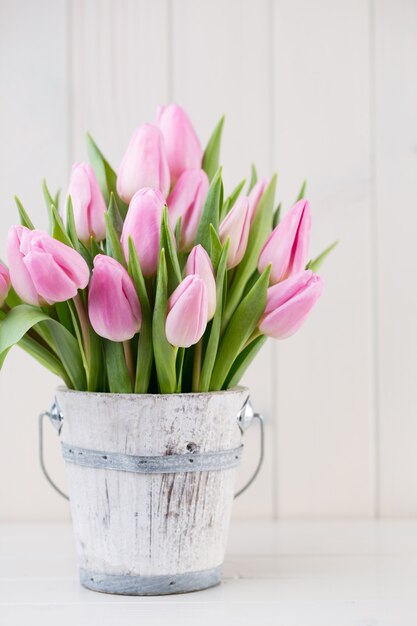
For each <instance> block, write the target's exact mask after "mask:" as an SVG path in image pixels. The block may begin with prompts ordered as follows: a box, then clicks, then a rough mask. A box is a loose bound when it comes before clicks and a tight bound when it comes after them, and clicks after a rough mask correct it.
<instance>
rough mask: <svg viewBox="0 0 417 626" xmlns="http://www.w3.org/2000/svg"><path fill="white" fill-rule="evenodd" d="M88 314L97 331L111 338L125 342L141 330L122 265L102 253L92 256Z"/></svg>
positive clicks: (133, 291)
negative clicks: (92, 266)
mask: <svg viewBox="0 0 417 626" xmlns="http://www.w3.org/2000/svg"><path fill="white" fill-rule="evenodd" d="M88 316H89V318H90V322H91V325H92V327H93V328H94V330H95V331H96V333H97V334H98V335H100V337H104V338H105V339H110V340H111V341H127V340H128V339H132V337H133V336H134V335H135V334H136V333H138V332H139V331H140V327H141V323H142V312H141V308H140V303H139V299H138V296H137V293H136V289H135V286H134V284H133V281H132V279H131V278H130V276H129V274H128V273H127V271H126V270H125V268H124V267H123V265H120V263H119V262H118V261H116V260H115V259H113V258H112V257H109V256H106V255H104V254H98V255H97V256H96V257H95V258H94V269H93V276H92V278H91V283H90V288H89V291H88Z"/></svg>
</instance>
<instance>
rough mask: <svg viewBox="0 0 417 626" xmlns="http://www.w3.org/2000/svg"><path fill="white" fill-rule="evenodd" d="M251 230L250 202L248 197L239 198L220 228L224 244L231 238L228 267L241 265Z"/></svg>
mask: <svg viewBox="0 0 417 626" xmlns="http://www.w3.org/2000/svg"><path fill="white" fill-rule="evenodd" d="M249 229H250V215H249V200H248V198H247V197H246V196H243V197H242V198H239V199H238V200H237V201H236V204H235V205H234V206H233V207H232V209H231V210H230V211H229V213H228V214H227V215H226V217H225V218H224V220H223V221H222V223H221V224H220V228H219V236H220V240H221V242H222V243H223V244H224V243H225V242H226V239H227V238H228V237H229V238H230V246H229V254H228V257H227V267H228V269H230V268H231V267H235V266H236V265H239V263H240V262H241V260H242V259H243V256H244V254H245V252H246V247H247V245H248V238H249Z"/></svg>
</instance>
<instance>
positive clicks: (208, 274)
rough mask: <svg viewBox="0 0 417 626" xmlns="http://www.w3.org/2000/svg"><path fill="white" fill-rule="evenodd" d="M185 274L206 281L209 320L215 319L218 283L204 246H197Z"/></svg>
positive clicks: (186, 266)
mask: <svg viewBox="0 0 417 626" xmlns="http://www.w3.org/2000/svg"><path fill="white" fill-rule="evenodd" d="M185 274H186V276H189V275H190V274H196V275H197V276H198V277H199V278H201V279H202V280H203V281H204V284H205V285H206V289H207V304H208V319H209V321H210V320H211V319H213V317H214V314H215V312H216V281H215V278H214V271H213V265H212V263H211V261H210V257H209V255H208V254H207V252H206V251H205V250H204V248H203V246H201V245H200V244H198V246H195V247H194V248H193V249H192V250H191V252H190V254H189V257H188V259H187V263H186V265H185Z"/></svg>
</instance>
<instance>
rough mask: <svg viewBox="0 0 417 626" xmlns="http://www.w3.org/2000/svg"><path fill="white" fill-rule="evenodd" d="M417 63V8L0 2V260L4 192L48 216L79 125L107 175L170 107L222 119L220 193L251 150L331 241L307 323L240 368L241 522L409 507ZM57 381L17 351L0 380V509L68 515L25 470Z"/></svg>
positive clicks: (345, 1) (416, 500) (11, 514)
mask: <svg viewBox="0 0 417 626" xmlns="http://www.w3.org/2000/svg"><path fill="white" fill-rule="evenodd" d="M416 65H417V4H416V2H415V1H414V0H368V1H364V0H337V1H336V2H335V1H332V0H317V1H316V2H314V3H313V2H310V1H309V0H228V1H227V2H225V1H224V0H210V1H208V0H156V1H155V2H150V1H149V0H39V1H38V2H37V3H33V2H31V1H30V0H0V84H1V86H2V92H1V95H0V137H1V147H0V171H1V186H0V198H1V201H2V210H3V218H2V222H1V230H0V239H1V241H0V244H1V249H0V255H1V254H2V253H3V251H4V244H5V239H6V234H7V228H8V226H9V224H10V223H12V222H13V221H15V220H16V213H15V210H14V207H13V202H12V200H11V198H12V195H13V194H14V193H16V192H17V193H19V195H21V199H22V201H23V202H24V204H25V206H26V207H27V209H28V210H30V213H31V215H32V216H33V219H34V220H35V221H36V223H37V224H39V225H40V226H41V227H44V226H46V216H45V212H44V208H43V202H42V197H41V192H40V181H41V179H42V177H43V176H47V178H48V181H49V182H50V185H51V187H52V188H53V189H55V188H57V187H58V186H62V187H63V188H64V189H65V187H66V185H67V181H68V172H69V169H70V165H71V163H72V161H74V160H80V159H84V158H85V157H86V153H85V148H84V134H85V131H87V130H89V131H90V132H91V133H92V134H93V136H94V137H95V139H96V140H97V142H98V144H99V145H100V147H101V148H102V149H103V151H104V152H105V154H106V155H107V156H108V158H109V160H110V161H111V163H112V164H114V166H116V167H117V166H118V164H119V161H120V158H121V156H122V153H123V150H124V148H125V146H126V143H127V141H128V139H129V136H130V134H131V133H132V131H133V130H134V129H135V127H136V126H137V125H138V124H139V123H141V122H142V121H145V120H152V118H153V116H154V111H155V108H156V106H157V105H158V104H159V103H164V102H168V101H172V100H173V101H176V102H178V103H180V104H182V105H183V106H184V107H185V108H186V109H187V110H188V111H189V113H190V115H191V117H192V119H193V120H194V122H195V126H196V128H197V130H198V132H199V134H200V136H201V138H202V140H203V142H204V143H205V142H206V141H207V139H208V137H209V134H210V132H211V130H212V128H213V127H214V125H215V123H216V122H217V120H218V118H219V117H220V115H221V114H222V113H226V126H225V133H224V143H223V151H222V155H223V158H222V161H223V164H224V173H225V182H226V185H227V187H228V188H229V189H230V188H231V187H233V186H234V185H235V184H236V183H237V182H238V181H239V180H240V179H241V178H243V177H244V176H246V175H248V172H249V169H250V164H251V162H252V161H254V162H255V163H256V164H257V166H258V170H259V171H260V173H263V174H267V175H269V174H270V173H272V171H273V170H274V169H278V171H279V176H280V179H279V194H280V197H281V198H282V200H283V202H284V206H285V208H288V207H289V206H290V204H291V202H292V201H293V200H294V199H295V197H296V195H297V193H298V188H299V186H300V184H301V182H302V179H303V178H304V177H307V179H308V194H307V195H308V197H309V198H310V200H311V202H312V209H313V214H314V228H313V238H312V253H313V254H316V253H318V252H320V251H321V249H322V248H323V247H325V246H326V245H327V244H328V243H330V242H331V241H333V240H334V239H340V240H341V244H340V246H339V248H338V249H337V251H336V252H335V253H334V255H333V257H332V258H331V259H330V260H329V261H328V263H327V264H326V266H325V267H324V268H323V276H324V279H325V281H326V292H325V296H324V297H323V299H322V301H321V303H320V304H319V306H318V307H317V310H316V311H315V312H314V314H313V315H312V317H311V319H310V320H309V322H308V324H307V325H306V327H305V328H304V329H303V330H302V331H301V332H300V333H299V335H298V336H296V337H294V338H292V339H290V340H289V341H288V342H283V343H280V344H277V343H272V342H271V343H270V344H269V345H268V346H267V347H266V348H264V351H263V354H262V356H261V357H258V360H257V361H256V362H255V363H254V365H253V366H252V367H251V369H250V371H249V372H248V374H247V376H246V379H245V382H246V383H247V384H248V385H249V386H250V387H251V389H252V395H253V399H254V401H255V404H256V407H257V408H258V409H259V410H261V411H262V412H263V413H264V414H265V415H266V416H267V417H268V445H267V448H268V449H267V459H266V463H265V467H264V469H263V472H262V476H261V477H260V478H259V480H258V481H257V483H256V484H255V485H254V486H253V487H252V489H251V490H250V491H249V492H248V493H247V494H245V496H243V497H242V499H241V501H239V502H237V503H236V510H235V514H236V515H237V516H239V517H245V516H246V517H269V518H270V517H337V516H373V515H379V514H382V515H390V516H392V515H394V516H395V515H415V514H416V513H417V468H416V463H415V452H414V451H415V449H416V448H417V425H416V424H417V401H416V394H415V392H414V389H415V385H414V380H415V379H416V377H417V357H416V356H415V355H416V354H417V322H416V319H417V286H416V284H415V280H414V276H415V273H416V272H415V269H416V264H417V260H416V259H417V255H416V254H415V250H414V248H415V246H414V245H413V244H414V240H415V237H416V235H417V232H416V231H417V221H416V217H415V215H416V207H415V203H416V200H415V198H416V196H417V193H416V192H417V162H416V161H417V157H416V154H417V151H416V145H417V136H416V135H417V117H416V111H417V86H416V85H417V83H416V80H415V79H416V73H417V72H416ZM19 379H21V380H24V381H25V387H24V389H23V391H22V386H21V384H20V383H19ZM54 385H55V379H54V377H53V376H50V375H48V374H47V373H46V372H44V371H43V370H42V369H41V368H40V366H39V367H38V366H37V365H36V364H34V363H32V362H31V360H30V359H29V358H28V357H26V356H25V355H24V354H22V353H20V352H19V351H17V350H16V351H15V352H12V354H11V355H10V357H9V360H8V362H7V363H6V366H5V368H4V370H3V371H2V373H1V375H0V394H1V395H0V397H1V400H2V416H1V419H0V470H1V475H0V476H1V477H0V519H3V520H16V519H32V520H37V519H61V518H64V517H66V516H67V515H68V512H67V505H66V503H64V502H61V501H60V500H59V498H58V497H57V496H56V495H55V494H54V493H53V492H52V491H51V490H50V488H49V487H48V485H46V484H45V483H44V480H43V478H42V476H41V473H40V470H39V469H38V466H37V461H36V443H37V442H36V416H37V413H38V412H39V411H40V410H41V409H44V408H47V407H48V406H49V404H50V402H51V399H52V395H53V387H54ZM256 435H257V433H256V432H252V433H250V434H249V436H248V442H247V449H246V453H247V454H246V460H245V463H244V467H243V468H242V475H241V480H242V481H243V480H244V479H245V477H247V476H248V475H249V473H250V470H251V468H252V467H253V465H254V462H255V461H254V456H255V454H256V444H257V436H256ZM47 445H48V462H49V464H50V467H51V471H52V472H53V473H54V475H55V476H57V478H58V480H59V481H60V483H61V484H63V485H64V484H65V479H64V473H63V467H62V462H61V460H60V458H59V451H58V448H57V443H56V439H55V437H54V434H53V433H51V432H50V433H49V434H48V441H47Z"/></svg>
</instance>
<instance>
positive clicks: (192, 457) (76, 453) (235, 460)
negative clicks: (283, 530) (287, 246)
mask: <svg viewBox="0 0 417 626" xmlns="http://www.w3.org/2000/svg"><path fill="white" fill-rule="evenodd" d="M45 417H48V418H49V420H50V422H51V423H52V424H53V426H54V427H55V428H56V430H57V432H58V435H59V434H60V432H61V428H62V423H63V419H64V417H63V415H62V413H61V412H60V410H59V407H58V405H57V403H56V401H55V402H54V404H53V405H52V407H51V409H50V411H43V412H42V413H41V414H40V415H39V422H38V427H39V448H38V450H39V462H40V466H41V469H42V472H43V474H44V476H45V478H46V480H47V481H48V483H49V484H50V485H51V487H52V488H53V489H55V491H56V492H57V493H59V495H60V496H62V497H63V498H65V499H66V500H69V497H68V496H67V494H65V493H64V492H63V491H62V490H61V489H60V488H59V487H58V486H57V485H56V483H55V482H54V480H53V479H52V478H51V476H50V475H49V473H48V470H47V469H46V466H45V460H44V443H43V425H44V418H45ZM255 419H256V420H257V421H258V422H259V432H260V452H259V460H258V463H257V466H256V468H255V471H254V472H253V474H252V476H251V478H250V479H249V480H248V482H247V483H246V484H245V485H244V486H243V487H242V488H241V489H239V491H238V492H237V493H236V494H235V498H237V497H239V496H240V495H242V493H244V492H245V491H246V490H247V489H248V487H250V485H251V484H252V483H253V481H254V480H255V479H256V477H257V476H258V474H259V471H260V469H261V467H262V463H263V459H264V449H265V434H264V419H263V417H262V415H261V414H260V413H255V412H254V410H253V408H252V405H251V403H250V400H249V397H248V398H247V400H246V402H245V404H244V405H243V407H242V409H241V410H240V411H239V413H238V415H237V422H238V426H239V428H240V430H241V431H242V434H243V433H244V432H245V431H246V430H247V428H248V427H249V426H250V425H251V424H252V423H253V422H254V420H255ZM61 447H62V453H63V457H64V459H65V461H66V462H69V463H75V464H77V465H83V466H85V467H93V468H97V469H111V470H115V471H124V472H135V473H145V474H150V473H153V474H164V473H172V472H202V471H216V470H225V469H231V468H233V467H236V466H237V465H238V464H239V462H240V459H241V456H242V451H243V445H242V446H240V447H238V448H233V449H231V450H220V451H214V452H204V453H201V452H198V451H194V452H190V453H188V454H172V455H169V456H133V455H128V454H121V453H116V452H106V451H102V450H89V449H86V448H80V447H76V446H70V445H68V444H64V443H62V444H61Z"/></svg>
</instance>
